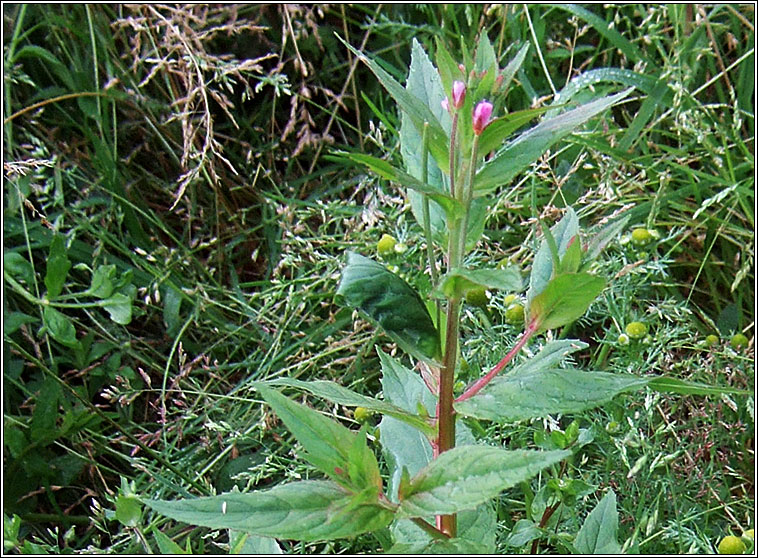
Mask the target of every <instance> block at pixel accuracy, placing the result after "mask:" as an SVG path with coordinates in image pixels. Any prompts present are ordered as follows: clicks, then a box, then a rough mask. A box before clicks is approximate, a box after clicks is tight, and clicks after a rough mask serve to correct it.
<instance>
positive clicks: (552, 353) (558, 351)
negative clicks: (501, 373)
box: [509, 339, 589, 375]
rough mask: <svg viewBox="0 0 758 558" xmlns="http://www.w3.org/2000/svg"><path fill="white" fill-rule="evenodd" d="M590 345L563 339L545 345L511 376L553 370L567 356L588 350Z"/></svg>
mask: <svg viewBox="0 0 758 558" xmlns="http://www.w3.org/2000/svg"><path fill="white" fill-rule="evenodd" d="M588 346H589V345H587V343H584V342H583V341H579V340H578V339H561V340H559V341H550V342H548V343H545V345H544V346H543V347H542V349H541V350H540V352H539V353H537V354H536V355H534V356H533V357H531V358H529V359H527V360H525V361H524V362H522V363H521V364H519V365H517V366H515V367H514V368H513V370H512V371H511V372H510V373H509V375H517V374H526V373H529V372H538V371H540V370H546V369H548V368H553V367H554V365H556V364H559V363H560V362H561V361H562V360H563V359H564V358H565V357H566V355H569V354H571V353H575V352H576V351H581V350H582V349H586V348H587V347H588Z"/></svg>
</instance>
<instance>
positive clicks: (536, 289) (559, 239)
mask: <svg viewBox="0 0 758 558" xmlns="http://www.w3.org/2000/svg"><path fill="white" fill-rule="evenodd" d="M550 233H551V234H552V235H553V240H555V244H556V246H557V248H558V258H561V257H563V255H564V254H565V253H566V250H567V249H568V245H569V242H571V239H572V238H574V237H575V236H576V235H578V234H579V218H578V217H577V216H576V212H574V210H573V209H572V208H571V207H568V208H567V209H566V214H565V215H564V216H563V218H562V219H561V220H560V221H558V222H557V223H556V224H555V225H553V228H552V229H550ZM552 277H553V255H552V253H551V250H550V246H549V244H548V241H547V238H543V239H542V242H541V243H540V247H539V250H537V253H536V254H535V256H534V263H533V264H532V273H531V275H530V276H529V290H528V291H527V292H526V300H527V308H528V306H529V304H530V303H531V301H532V299H533V298H534V297H535V296H537V295H538V294H540V293H541V292H542V291H543V290H544V289H545V286H547V284H548V283H549V282H550V279H551V278H552Z"/></svg>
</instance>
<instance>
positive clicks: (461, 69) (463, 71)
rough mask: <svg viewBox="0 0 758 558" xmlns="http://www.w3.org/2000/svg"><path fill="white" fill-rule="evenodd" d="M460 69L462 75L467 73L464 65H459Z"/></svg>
mask: <svg viewBox="0 0 758 558" xmlns="http://www.w3.org/2000/svg"><path fill="white" fill-rule="evenodd" d="M458 69H459V70H460V71H461V73H462V74H465V73H466V66H464V65H463V64H458Z"/></svg>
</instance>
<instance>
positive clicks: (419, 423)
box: [267, 378, 435, 436]
mask: <svg viewBox="0 0 758 558" xmlns="http://www.w3.org/2000/svg"><path fill="white" fill-rule="evenodd" d="M267 384H268V385H276V386H290V387H294V388H298V389H303V390H305V391H307V392H309V393H311V394H313V395H316V396H317V397H323V398H324V399H326V400H328V401H331V402H332V403H337V404H338V405H345V406H346V407H365V408H366V409H368V410H370V411H375V412H377V413H381V414H383V415H387V416H391V417H394V418H396V419H398V420H400V421H402V422H404V423H406V424H409V425H410V426H413V427H414V428H416V429H418V430H420V431H421V432H423V433H425V434H427V435H430V436H431V435H433V434H434V432H435V429H434V428H433V427H432V426H430V425H429V423H428V422H427V420H426V419H424V418H423V417H420V416H419V415H417V414H414V413H408V412H406V411H405V410H403V409H401V408H400V407H398V406H397V405H392V404H391V403H387V402H386V401H382V400H380V399H374V398H373V397H366V396H365V395H361V394H360V393H356V392H354V391H352V390H350V389H348V388H346V387H343V386H341V385H340V384H337V383H335V382H330V381H328V380H315V381H312V382H303V381H301V380H295V379H292V378H279V379H276V380H272V381H269V382H267Z"/></svg>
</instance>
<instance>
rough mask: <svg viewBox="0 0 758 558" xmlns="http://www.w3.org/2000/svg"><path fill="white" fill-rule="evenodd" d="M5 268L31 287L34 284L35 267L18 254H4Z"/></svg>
mask: <svg viewBox="0 0 758 558" xmlns="http://www.w3.org/2000/svg"><path fill="white" fill-rule="evenodd" d="M3 268H4V271H7V272H8V273H9V274H10V275H12V276H13V277H15V278H16V279H19V280H21V279H23V281H24V282H25V283H26V284H27V285H29V286H31V285H32V284H34V266H33V265H32V264H31V263H30V262H29V260H27V259H26V258H25V257H24V256H22V255H21V254H19V253H18V252H4V253H3Z"/></svg>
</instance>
